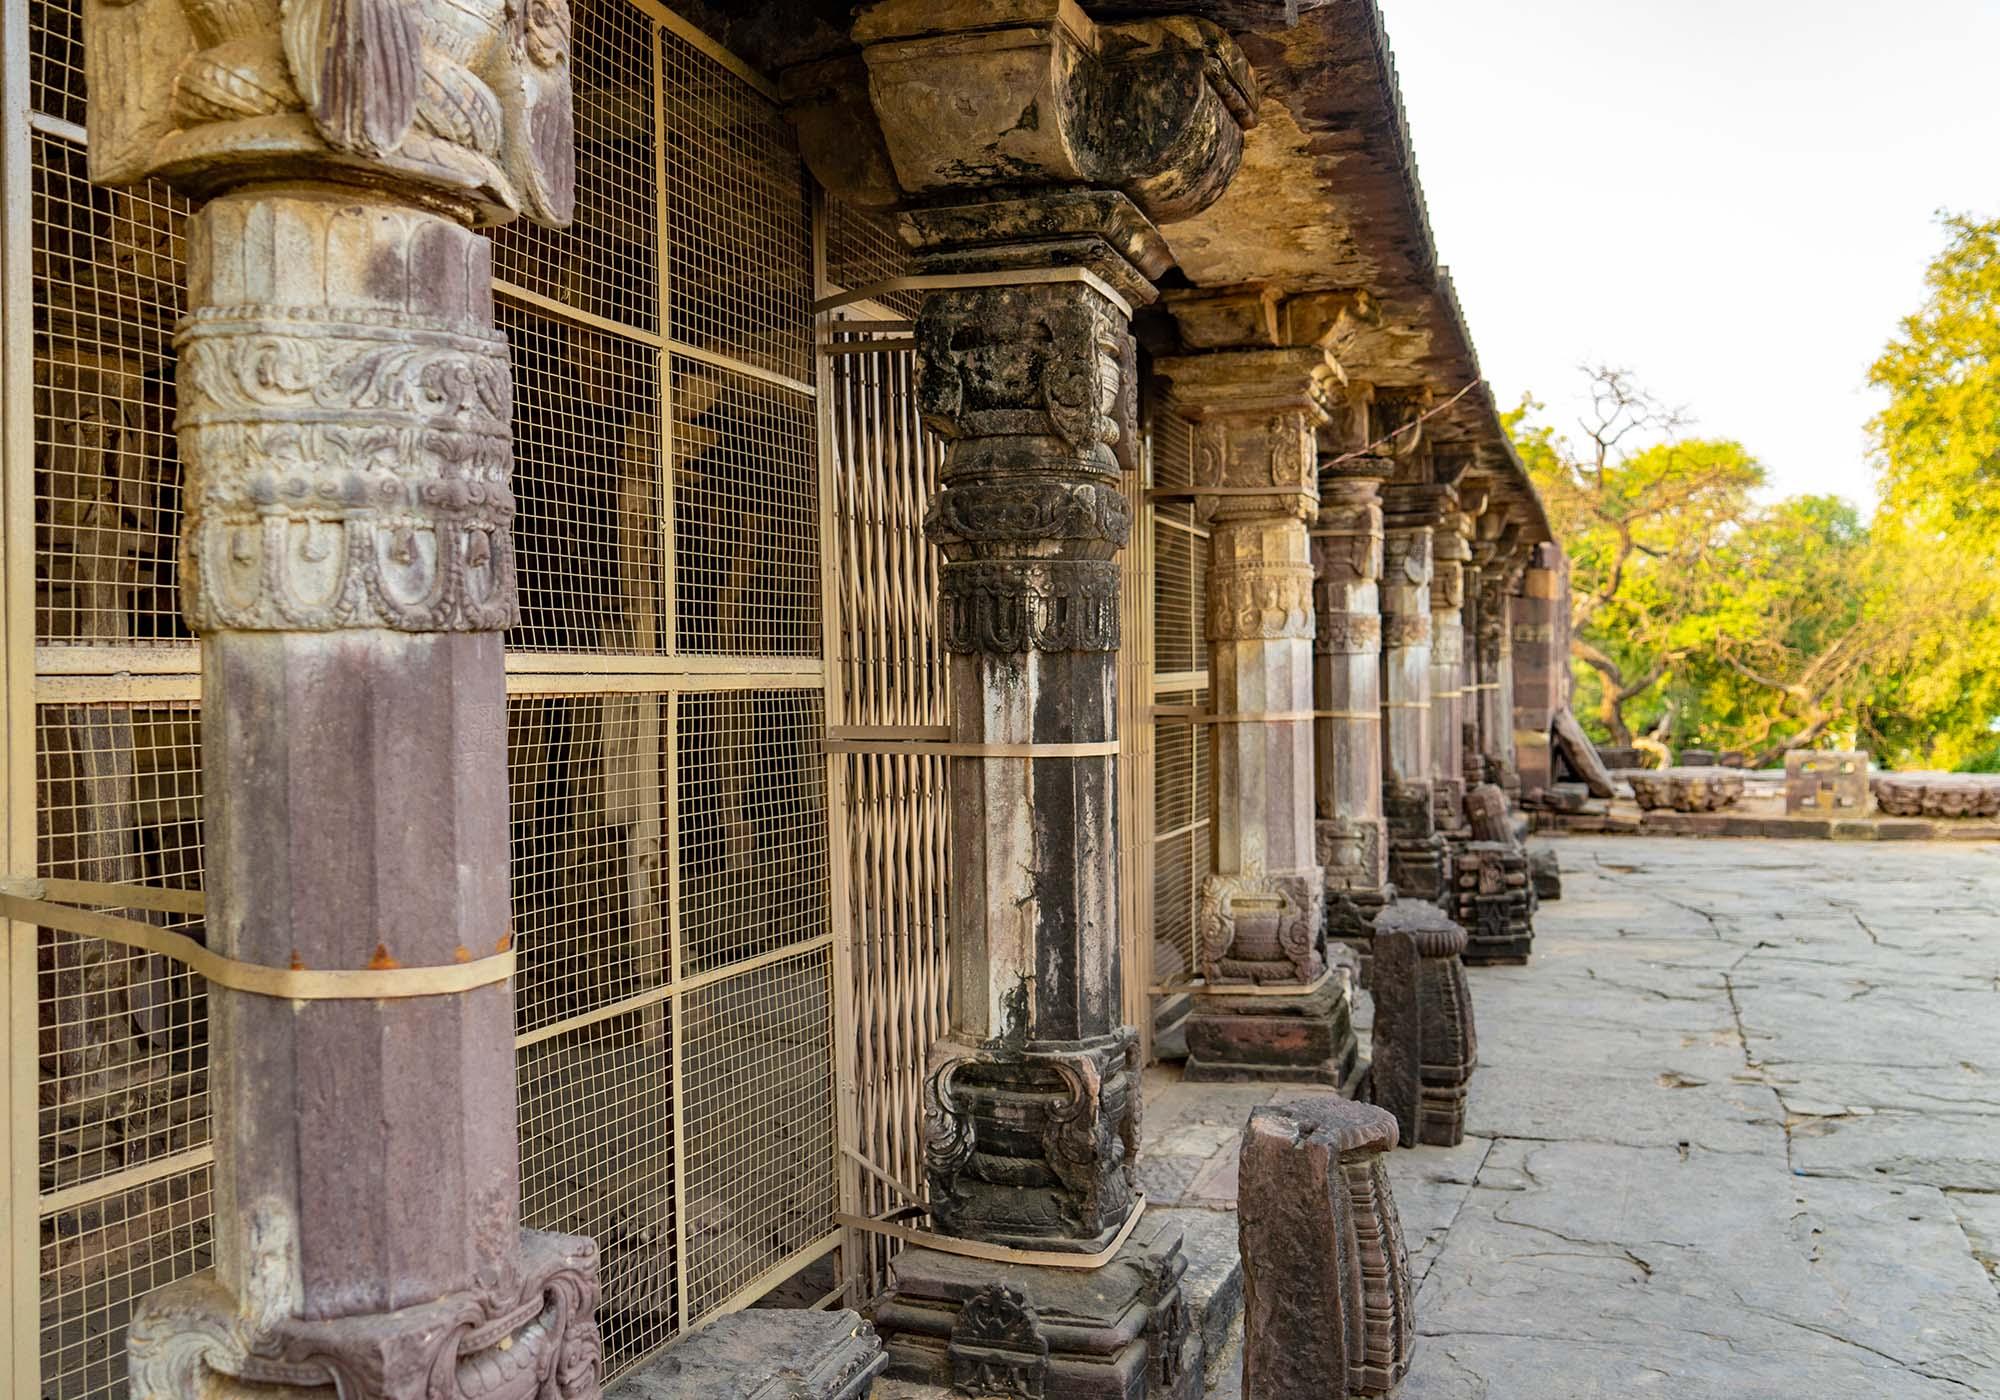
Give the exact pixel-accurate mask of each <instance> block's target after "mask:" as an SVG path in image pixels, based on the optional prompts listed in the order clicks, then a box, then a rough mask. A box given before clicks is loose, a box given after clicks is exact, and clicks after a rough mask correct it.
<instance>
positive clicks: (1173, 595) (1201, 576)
mask: <svg viewBox="0 0 2000 1400" xmlns="http://www.w3.org/2000/svg"><path fill="white" fill-rule="evenodd" d="M1152 446H1153V477H1154V483H1155V485H1156V486H1158V487H1160V488H1163V489H1167V490H1172V489H1177V488H1178V489H1185V488H1187V487H1190V486H1192V485H1194V435H1193V431H1192V429H1191V427H1190V425H1189V424H1188V421H1187V420H1186V419H1184V418H1182V417H1181V416H1180V415H1179V414H1177V413H1175V412H1174V411H1173V408H1172V406H1171V405H1170V404H1158V405H1156V408H1155V412H1154V415H1153V423H1152ZM1149 514H1150V516H1151V521H1152V531H1153V551H1154V553H1153V558H1154V566H1153V580H1152V586H1153V628H1152V635H1151V638H1150V639H1149V640H1150V644H1151V652H1152V656H1151V662H1150V670H1151V672H1152V675H1153V678H1154V680H1155V683H1156V686H1157V689H1156V693H1155V695H1154V704H1155V705H1156V706H1157V707H1159V708H1160V709H1163V710H1168V711H1172V710H1183V711H1186V710H1194V711H1196V712H1205V711H1206V710H1207V709H1208V691H1207V689H1206V687H1207V685H1208V641H1207V636H1206V630H1205V629H1206V624H1207V617H1208V567H1209V554H1210V546H1209V533H1208V531H1207V530H1206V529H1204V528H1203V527H1202V526H1201V525H1200V524H1198V523H1197V514H1196V511H1195V509H1194V504H1193V503H1192V502H1190V501H1176V500H1172V499H1163V500H1158V501H1155V502H1153V504H1152V505H1151V507H1150V509H1149ZM1152 723H1153V724H1154V726H1155V727H1154V731H1153V745H1152V750H1153V761H1154V769H1153V775H1152V778H1153V781H1152V797H1153V803H1152V806H1153V810H1152V833H1151V840H1152V856H1153V859H1152V900H1153V903H1152V928H1153V942H1152V960H1153V993H1154V995H1155V997H1156V998H1161V997H1172V996H1173V995H1174V994H1176V993H1178V992H1179V991H1181V990H1183V989H1185V988H1186V987H1187V986H1188V985H1190V984H1191V983H1192V982H1193V981H1195V980H1196V979H1197V978H1198V976H1199V965H1198V961H1197V959H1196V950H1195V903H1196V897H1197V895H1198V894H1199V892H1200V890H1201V883H1202V881H1203V880H1204V879H1206V878H1207V877H1208V875H1209V873H1210V872H1211V870H1212V869H1213V868H1214V848H1213V845H1212V842H1211V832H1210V825H1209V823H1210V810H1211V803H1210V800H1209V773H1208V765H1209V738H1210V735H1209V731H1208V727H1207V726H1206V725H1201V724H1191V723H1189V722H1188V721H1187V720H1186V719H1184V718H1182V719H1176V718H1174V717H1172V716H1171V715H1162V716H1156V717H1154V718H1153V720H1152ZM1159 1005H1160V1003H1158V1002H1156V1007H1158V1006H1159Z"/></svg>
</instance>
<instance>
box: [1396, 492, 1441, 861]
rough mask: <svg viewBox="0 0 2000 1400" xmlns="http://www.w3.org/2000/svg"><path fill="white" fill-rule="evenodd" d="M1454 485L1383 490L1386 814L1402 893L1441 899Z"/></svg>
mask: <svg viewBox="0 0 2000 1400" xmlns="http://www.w3.org/2000/svg"><path fill="white" fill-rule="evenodd" d="M1454 499H1455V497H1454V494H1453V492H1452V488H1451V487H1449V486H1431V485H1418V484H1406V483H1401V482H1392V483H1391V484H1390V485H1389V486H1387V487H1385V488H1384V490H1383V502H1384V524H1385V535H1384V548H1383V566H1382V766H1383V771H1382V810H1383V814H1384V816H1385V817H1386V818H1387V819H1388V823H1389V879H1390V881H1391V882H1392V883H1394V885H1395V886H1396V889H1397V892H1398V893H1400V894H1403V895H1407V896H1409V897H1410V898H1413V899H1427V900H1432V901H1438V900H1441V899H1443V898H1444V895H1445V891H1446V889H1447V887H1448V884H1449V879H1450V874H1449V862H1448V861H1447V859H1446V855H1445V842H1444V838H1443V836H1441V835H1440V834H1439V833H1438V829H1437V812H1436V807H1435V805H1434V801H1433V799H1432V796H1431V755H1430V739H1431V724H1430V707H1431V540H1432V534H1433V531H1434V530H1435V529H1436V527H1437V525H1438V522H1439V521H1440V520H1441V519H1442V518H1443V516H1444V513H1445V512H1446V511H1448V510H1449V509H1450V508H1451V506H1452V504H1453V502H1454Z"/></svg>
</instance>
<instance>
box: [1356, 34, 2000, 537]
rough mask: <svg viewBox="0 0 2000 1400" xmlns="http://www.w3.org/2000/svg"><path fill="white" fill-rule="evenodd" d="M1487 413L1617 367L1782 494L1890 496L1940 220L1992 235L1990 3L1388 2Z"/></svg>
mask: <svg viewBox="0 0 2000 1400" xmlns="http://www.w3.org/2000/svg"><path fill="white" fill-rule="evenodd" d="M1380 3H1381V6H1382V10H1383V13H1384V16H1385V18H1386V21H1387V24H1388V29H1389V37H1390V42H1391V44H1392V45H1393V47H1394V49H1395V53H1396V60H1397V67H1398V69H1399V70H1400V72H1401V75H1402V85H1403V97H1404V102H1405V105H1406V106H1407V107H1408V109H1409V114H1410V128H1411V132H1412V135H1413V138H1414V141H1415V145H1416V151H1417V160H1418V164H1419V167H1420V172H1421V175H1422V178H1423V183H1424V191H1425V194H1426V196H1427V199H1428V201H1429V204H1430V211H1431V222H1432V225H1433V227H1434V228H1435V229H1436V232H1437V239H1438V248H1439V252H1440V255H1441V256H1442V258H1443V260H1444V261H1445V262H1446V263H1447V264H1448V265H1449V266H1450V267H1451V269H1452V275H1453V278H1454V279H1455V281H1456V282H1457V284H1458V290H1459V295H1460V297H1461V299H1462V300H1463V302H1464V304H1465V310H1466V316H1467V318H1468V320H1469V322H1470V324H1471V327H1472V334H1473V339H1474V341H1475V343H1476V344H1477V346H1478V348H1479V357H1480V363H1481V366H1482V367H1483V368H1484V370H1485V371H1486V375H1487V377H1488V379H1490V380H1491V381H1492V383H1493V386H1494V391H1495V396H1496V398H1497V399H1498V400H1499V401H1500V402H1501V403H1502V404H1503V405H1505V406H1511V405H1512V404H1513V403H1514V402H1515V401H1516V400H1517V399H1518V398H1519V396H1520V395H1521V393H1522V392H1523V391H1526V390H1532V391H1533V393H1534V394H1535V396H1536V397H1537V398H1539V399H1541V400H1542V401H1543V402H1544V403H1546V404H1547V405H1548V406H1549V410H1550V412H1549V415H1548V416H1549V417H1550V418H1551V419H1552V420H1553V421H1555V422H1556V423H1558V424H1559V425H1560V426H1562V427H1564V428H1566V429H1570V430H1571V431H1572V436H1574V431H1573V428H1574V422H1575V419H1576V417H1577V415H1578V411H1579V404H1578V398H1579V393H1578V391H1579V390H1580V388H1581V386H1582V383H1583V377H1582V375H1580V374H1579V373H1578V372H1577V371H1576V369H1575V366H1576V365H1578V364H1579V363H1583V362H1596V361H1600V360H1602V361H1608V362H1610V363H1612V364H1615V365H1618V366H1621V367H1624V368H1628V369H1630V370H1632V371H1634V373H1635V374H1636V375H1637V377H1638V378H1639V379H1640V381H1641V382H1642V383H1644V384H1645V385H1646V386H1647V387H1648V388H1650V389H1651V390H1652V391H1653V392H1654V393H1656V394H1657V395H1659V396H1660V397H1661V398H1663V399H1666V400H1668V401H1669V402H1671V403H1675V404H1680V405H1684V406H1685V407H1686V408H1687V409H1688V410H1689V411H1690V413H1691V414H1692V415H1693V416H1694V418H1695V419H1696V420H1697V421H1696V423H1695V426H1694V427H1693V429H1692V431H1694V432H1696V433H1700V434H1703V435H1708V436H1714V437H1733V438H1738V439H1740V440H1741V441H1742V442H1743V443H1744V445H1745V446H1746V447H1748V448H1749V449H1750V451H1751V452H1752V453H1754V454H1755V455H1756V456H1757V457H1759V458H1760V459H1762V461H1763V462H1764V464H1765V466H1766V467H1767V468H1769V470H1770V473H1771V477H1772V483H1773V485H1774V486H1775V487H1776V488H1777V489H1778V490H1779V491H1781V492H1785V493H1791V492H1799V491H1815V492H1828V491H1830V492H1838V493H1840V494H1843V495H1846V496H1848V497H1850V498H1852V499H1854V500H1856V501H1858V502H1860V503H1862V504H1864V505H1866V504H1868V503H1870V502H1871V501H1872V499H1873V488H1872V486H1871V471H1870V468H1869V465H1868V458H1867V441H1866V436H1865V432H1864V425H1865V424H1866V422H1867V420H1868V418H1869V416H1870V415H1871V414H1872V413H1873V412H1874V411H1875V407H1876V400H1875V395H1874V394H1873V392H1872V391H1871V390H1869V388H1868V387H1867V372H1868V366H1869V364H1870V363H1871V362H1872V361H1873V359H1874V358H1875V356H1876V354H1877V353H1878V352H1879V351H1880V349H1881V348H1882V346H1883V344H1884V343H1885V342H1886V341H1887V339H1888V338H1889V336H1890V335H1892V334H1893V333H1894V332H1895V330H1896V326H1897V322H1898V319H1899V318H1900V317H1902V316H1905V315H1907V314H1909V313H1910V312H1912V311H1914V310H1916V308H1917V307H1918V305H1919V304H1920V302H1921V300H1922V297H1923V271H1924V267H1925V264H1926V263H1927V262H1928V261H1929V260H1930V258H1931V256H1932V255H1933V254H1934V253H1935V252H1936V251H1937V250H1938V249H1940V248H1941V247H1942V246H1943V235H1942V233H1941V231H1940V230H1939V228H1938V226H1937V224H1936V222H1935V219H1934V217H1933V215H1934V213H1935V212H1936V211H1937V210H1939V209H1950V210H1954V211H1960V212H1966V213H1971V214H1975V215H1980V216H1985V217H1991V216H1993V215H1995V214H2000V82H1996V79H1995V62H1996V56H2000V0H1900V2H1899V3H1883V0H1533V3H1530V4H1526V5H1501V4H1495V3H1494V0H1380Z"/></svg>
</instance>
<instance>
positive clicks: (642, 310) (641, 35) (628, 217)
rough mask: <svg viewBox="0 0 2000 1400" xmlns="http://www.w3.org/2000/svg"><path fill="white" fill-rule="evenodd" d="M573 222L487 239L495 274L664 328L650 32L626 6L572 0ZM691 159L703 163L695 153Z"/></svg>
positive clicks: (609, 315)
mask: <svg viewBox="0 0 2000 1400" xmlns="http://www.w3.org/2000/svg"><path fill="white" fill-rule="evenodd" d="M571 15H572V18H573V25H574V34H575V40H574V42H573V43H572V45H571V49H570V81H571V82H572V84H573V85H574V91H575V100H576V219H575V221H574V222H573V223H572V224H571V225H570V226H569V227H568V228H566V229H545V228H542V227H541V226H539V225H537V224H533V223H530V222H529V221H528V220H526V219H517V220H515V221H514V222H513V223H511V224H508V225H507V226H506V227H505V228H502V229H500V230H499V231H498V232H497V233H495V234H494V238H493V244H494V248H493V254H494V256H493V275H494V276H495V277H498V278H501V279H503V280H505V281H507V282H510V283H512V284H513V285H515V286H517V287H521V288H523V289H524V290H526V291H528V292H531V293H534V294H536V295H538V296H543V297H547V298H549V299H550V300H552V301H557V302H561V303H562V304H563V305H565V306H569V307H574V308H575V309H577V310H579V311H583V312H587V313H589V314H590V315H592V316H596V317H601V318H602V319H604V320H606V321H612V322H616V323H617V324H619V325H622V326H630V327H633V328H635V329H638V330H642V331H650V332H655V333H657V332H658V331H659V329H660V290H659V287H660V281H659V254H660V243H659V229H660V195H659V181H658V178H657V159H658V150H657V143H658V139H659V135H658V131H659V128H658V121H657V112H656V90H655V79H656V77H657V74H656V73H655V72H654V49H653V35H654V28H655V27H654V24H653V21H652V20H650V19H648V18H647V17H646V16H645V15H643V14H641V13H640V12H639V11H638V10H637V9H635V8H633V6H631V5H630V4H628V3H626V0H574V3H573V4H572V5H571ZM697 158H700V155H699V153H698V154H697Z"/></svg>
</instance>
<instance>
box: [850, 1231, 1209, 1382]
mask: <svg viewBox="0 0 2000 1400" xmlns="http://www.w3.org/2000/svg"><path fill="white" fill-rule="evenodd" d="M895 1268H896V1292H895V1296H894V1297H892V1298H891V1299H890V1300H889V1301H888V1302H886V1303H884V1304H883V1305H882V1306H881V1307H880V1308H879V1309H878V1310H877V1311H876V1314H875V1326H876V1328H877V1330H879V1331H880V1332H881V1333H882V1336H883V1338H884V1340H885V1341H886V1342H887V1344H888V1348H889V1369H888V1372H887V1374H888V1375H889V1377H890V1378H892V1379H896V1380H906V1381H915V1382H918V1383H920V1384H929V1385H935V1386H939V1387H943V1388H946V1389H950V1390H955V1391H957V1392H958V1393H960V1394H964V1395H978V1396H994V1395H1007V1396H1018V1397H1023V1400H1028V1398H1029V1397H1033V1400H1041V1398H1042V1397H1047V1400H1193V1397H1196V1396H1198V1395H1200V1394H1201V1393H1202V1377H1201V1371H1202V1367H1201V1361H1202V1341H1201V1336H1200V1333H1199V1332H1198V1331H1197V1330H1196V1329H1195V1328H1194V1327H1193V1326H1192V1325H1191V1319H1190V1317H1189V1312H1188V1303H1187V1296H1186V1294H1185V1292H1184V1291H1183V1289H1182V1284H1181V1280H1182V1276H1183V1275H1184V1274H1185V1273H1186V1272H1187V1260H1186V1259H1185V1258H1184V1257H1183V1255H1182V1253H1181V1232H1180V1230H1179V1228H1178V1227H1176V1226H1173V1225H1171V1224H1169V1223H1167V1222H1165V1221H1162V1220H1156V1219H1143V1220H1141V1221H1140V1222H1139V1224H1138V1227H1137V1228H1136V1229H1134V1230H1133V1232H1132V1237H1131V1239H1129V1240H1127V1241H1126V1242H1125V1246H1124V1247H1123V1248H1122V1249H1120V1250H1119V1251H1118V1253H1117V1255H1116V1256H1115V1257H1114V1258H1113V1259H1112V1260H1111V1262H1110V1263H1108V1264H1106V1265H1105V1266H1104V1267H1103V1268H1101V1269H1093V1270H1084V1269H1048V1268H1034V1267H1030V1266H1027V1265H1020V1264H995V1263H991V1262H988V1261H986V1260H982V1259H965V1258H960V1257H959V1256H957V1255H954V1254H944V1253H941V1252H939V1251H937V1250H932V1249H921V1248H911V1249H905V1250H904V1251H903V1252H902V1253H901V1254H899V1255H898V1256H897V1257H896V1265H895Z"/></svg>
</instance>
